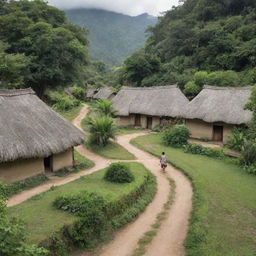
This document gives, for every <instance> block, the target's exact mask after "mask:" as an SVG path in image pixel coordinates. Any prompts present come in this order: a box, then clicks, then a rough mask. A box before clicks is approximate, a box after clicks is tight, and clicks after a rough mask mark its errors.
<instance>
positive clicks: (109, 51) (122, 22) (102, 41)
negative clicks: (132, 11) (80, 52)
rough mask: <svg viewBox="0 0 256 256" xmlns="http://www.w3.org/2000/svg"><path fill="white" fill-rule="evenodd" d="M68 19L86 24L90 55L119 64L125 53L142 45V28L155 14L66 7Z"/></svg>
mask: <svg viewBox="0 0 256 256" xmlns="http://www.w3.org/2000/svg"><path fill="white" fill-rule="evenodd" d="M66 14H67V16H68V17H69V19H70V20H71V22H73V23H75V24H77V25H79V26H81V27H87V28H88V30H89V36H88V37H89V39H90V55H91V56H92V58H93V59H94V60H101V61H103V62H105V63H107V64H110V65H120V64H121V63H122V61H123V60H124V59H125V57H127V56H129V55H131V54H132V53H133V52H134V51H135V50H136V49H140V48H141V47H143V45H144V43H145V39H146V35H145V30H146V29H147V28H148V26H153V25H155V24H156V22H157V18H155V17H152V16H149V15H148V14H142V15H139V16H136V17H131V16H128V15H123V14H119V13H115V12H109V11H104V10H96V9H74V10H67V11H66Z"/></svg>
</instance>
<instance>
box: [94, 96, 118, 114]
mask: <svg viewBox="0 0 256 256" xmlns="http://www.w3.org/2000/svg"><path fill="white" fill-rule="evenodd" d="M94 109H95V110H96V112H98V113H99V114H101V115H106V116H111V117H114V116H115V115H116V114H117V111H116V110H115V109H114V107H113V105H112V102H111V101H109V100H106V99H100V100H98V101H97V102H96V103H95V105H94Z"/></svg>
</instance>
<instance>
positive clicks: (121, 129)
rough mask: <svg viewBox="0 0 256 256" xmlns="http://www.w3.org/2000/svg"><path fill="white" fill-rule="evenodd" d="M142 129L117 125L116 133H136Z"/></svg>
mask: <svg viewBox="0 0 256 256" xmlns="http://www.w3.org/2000/svg"><path fill="white" fill-rule="evenodd" d="M143 130H144V129H141V128H134V127H132V126H119V127H117V134H118V135H125V134H133V133H138V132H140V131H143Z"/></svg>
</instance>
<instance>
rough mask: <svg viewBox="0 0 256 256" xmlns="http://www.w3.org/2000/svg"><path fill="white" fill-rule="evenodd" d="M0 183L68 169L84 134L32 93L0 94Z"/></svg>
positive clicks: (9, 91) (27, 91) (30, 90)
mask: <svg viewBox="0 0 256 256" xmlns="http://www.w3.org/2000/svg"><path fill="white" fill-rule="evenodd" d="M0 109H1V111H0V124H1V128H0V179H1V180H4V181H5V182H8V183H12V182H16V181H20V180H24V179H26V178H28V177H32V176H35V175H38V174H41V173H44V172H45V171H52V172H54V171H57V170H59V169H61V168H63V167H68V166H72V165H73V162H74V155H73V147H74V146H77V145H80V144H82V143H83V141H84V134H83V133H82V132H81V131H80V130H79V129H77V128H76V127H75V126H73V125H72V124H71V123H69V122H68V121H66V120H65V119H64V118H62V117H61V116H60V115H58V114H57V113H55V112H54V111H53V110H51V109H50V108H49V107H48V106H47V105H46V104H45V103H44V102H43V101H41V100H40V99H39V98H38V97H37V96H36V95H35V93H34V91H33V90H32V89H22V90H0Z"/></svg>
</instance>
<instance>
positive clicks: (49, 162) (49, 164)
mask: <svg viewBox="0 0 256 256" xmlns="http://www.w3.org/2000/svg"><path fill="white" fill-rule="evenodd" d="M44 170H45V171H46V172H47V171H48V172H52V171H53V156H48V157H46V158H44Z"/></svg>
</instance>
